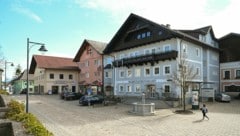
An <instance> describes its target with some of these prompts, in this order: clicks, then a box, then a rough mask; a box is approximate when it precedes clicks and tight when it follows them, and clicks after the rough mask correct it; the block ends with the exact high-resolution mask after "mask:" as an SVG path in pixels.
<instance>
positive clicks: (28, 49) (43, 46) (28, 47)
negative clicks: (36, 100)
mask: <svg viewBox="0 0 240 136" xmlns="http://www.w3.org/2000/svg"><path fill="white" fill-rule="evenodd" d="M30 44H32V46H29V45H30ZM34 45H40V46H41V47H40V48H39V49H38V50H39V51H43V52H46V51H47V49H46V48H45V44H44V43H38V42H31V41H30V40H29V38H27V93H26V113H28V96H29V66H28V63H29V51H30V49H31V48H32V47H33V46H34Z"/></svg>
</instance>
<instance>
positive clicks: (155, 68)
mask: <svg viewBox="0 0 240 136" xmlns="http://www.w3.org/2000/svg"><path fill="white" fill-rule="evenodd" d="M156 68H158V74H156V73H155V69H156ZM153 75H154V76H158V75H160V67H159V66H156V67H153Z"/></svg>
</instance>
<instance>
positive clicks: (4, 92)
mask: <svg viewBox="0 0 240 136" xmlns="http://www.w3.org/2000/svg"><path fill="white" fill-rule="evenodd" d="M0 94H5V95H9V93H8V92H7V91H5V90H0Z"/></svg>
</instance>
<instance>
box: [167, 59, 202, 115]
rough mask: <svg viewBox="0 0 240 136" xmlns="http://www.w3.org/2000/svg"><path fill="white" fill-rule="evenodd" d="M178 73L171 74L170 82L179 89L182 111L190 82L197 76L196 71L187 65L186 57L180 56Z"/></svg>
mask: <svg viewBox="0 0 240 136" xmlns="http://www.w3.org/2000/svg"><path fill="white" fill-rule="evenodd" d="M178 68H179V69H178V71H176V72H173V74H172V77H171V78H172V81H173V82H174V83H175V84H176V85H177V86H179V87H180V89H181V99H180V101H181V105H182V104H183V110H184V111H185V110H186V102H185V99H186V92H187V91H188V87H189V86H190V85H191V84H192V81H193V80H194V79H195V78H196V76H197V75H198V74H199V73H198V72H199V71H198V70H197V69H195V67H194V66H193V65H190V64H188V62H187V60H186V55H185V56H182V57H181V58H180V60H179V62H178Z"/></svg>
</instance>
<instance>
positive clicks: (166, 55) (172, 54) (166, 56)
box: [113, 50, 178, 67]
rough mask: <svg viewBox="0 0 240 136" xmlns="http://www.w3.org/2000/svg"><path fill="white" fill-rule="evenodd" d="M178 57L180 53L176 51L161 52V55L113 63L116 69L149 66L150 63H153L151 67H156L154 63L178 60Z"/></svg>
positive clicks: (137, 57) (131, 58)
mask: <svg viewBox="0 0 240 136" xmlns="http://www.w3.org/2000/svg"><path fill="white" fill-rule="evenodd" d="M177 56H178V52H177V51H175V50H172V51H168V52H161V53H152V54H147V55H141V56H136V57H130V58H123V59H120V60H115V61H114V62H113V66H114V67H121V66H127V67H130V66H132V65H143V64H147V63H148V62H149V63H151V65H154V62H158V61H165V60H172V59H176V58H177Z"/></svg>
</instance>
